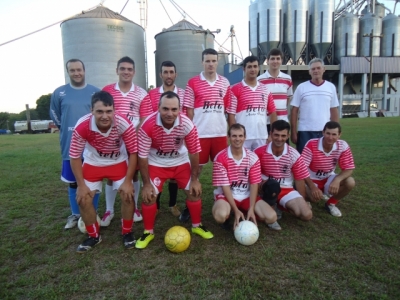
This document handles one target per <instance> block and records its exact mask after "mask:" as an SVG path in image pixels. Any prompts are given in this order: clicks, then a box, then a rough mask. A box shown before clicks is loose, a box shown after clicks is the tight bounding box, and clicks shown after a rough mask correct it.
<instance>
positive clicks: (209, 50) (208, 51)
mask: <svg viewBox="0 0 400 300" xmlns="http://www.w3.org/2000/svg"><path fill="white" fill-rule="evenodd" d="M209 54H210V55H216V56H217V60H218V52H217V51H216V50H215V49H211V48H207V49H205V50H204V51H203V52H202V53H201V61H203V60H204V55H209Z"/></svg>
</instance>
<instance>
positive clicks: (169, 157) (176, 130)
mask: <svg viewBox="0 0 400 300" xmlns="http://www.w3.org/2000/svg"><path fill="white" fill-rule="evenodd" d="M138 138H139V140H140V143H139V157H141V158H148V159H149V165H152V166H158V167H176V166H179V165H182V164H185V163H187V162H189V156H188V152H189V153H191V154H195V153H199V152H200V151H201V147H200V141H199V136H198V134H197V129H196V127H195V126H194V124H193V122H192V121H190V119H189V118H188V117H187V116H185V115H182V114H179V116H178V118H177V119H176V120H175V124H174V126H173V127H172V128H171V129H166V128H165V127H164V126H163V125H162V122H161V118H160V114H159V113H158V112H155V113H153V114H152V115H151V116H149V117H148V118H147V119H146V120H144V122H143V124H142V126H141V127H140V129H139V133H138ZM185 145H186V146H185ZM186 147H187V148H186Z"/></svg>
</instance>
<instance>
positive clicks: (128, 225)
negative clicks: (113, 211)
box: [121, 218, 133, 234]
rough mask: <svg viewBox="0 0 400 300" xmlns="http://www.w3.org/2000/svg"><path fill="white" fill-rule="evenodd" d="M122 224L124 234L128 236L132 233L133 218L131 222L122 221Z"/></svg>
mask: <svg viewBox="0 0 400 300" xmlns="http://www.w3.org/2000/svg"><path fill="white" fill-rule="evenodd" d="M121 223H122V234H126V233H129V232H131V231H132V226H133V218H132V219H130V220H125V219H121Z"/></svg>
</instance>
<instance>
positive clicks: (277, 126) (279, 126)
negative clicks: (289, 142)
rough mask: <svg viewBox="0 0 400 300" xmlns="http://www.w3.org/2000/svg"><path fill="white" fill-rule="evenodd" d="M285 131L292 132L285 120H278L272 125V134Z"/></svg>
mask: <svg viewBox="0 0 400 300" xmlns="http://www.w3.org/2000/svg"><path fill="white" fill-rule="evenodd" d="M285 129H286V130H287V131H288V133H289V132H290V124H289V123H288V122H286V121H285V120H277V121H275V122H274V123H272V124H271V133H272V132H274V130H277V131H281V130H285Z"/></svg>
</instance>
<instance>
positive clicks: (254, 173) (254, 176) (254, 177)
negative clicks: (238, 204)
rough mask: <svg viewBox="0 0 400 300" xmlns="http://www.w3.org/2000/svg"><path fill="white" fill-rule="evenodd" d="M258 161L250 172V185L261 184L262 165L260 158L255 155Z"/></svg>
mask: <svg viewBox="0 0 400 300" xmlns="http://www.w3.org/2000/svg"><path fill="white" fill-rule="evenodd" d="M254 156H255V159H256V161H255V162H254V164H253V165H252V166H251V168H250V171H249V183H250V184H256V183H260V182H261V164H260V160H259V159H258V156H256V155H254Z"/></svg>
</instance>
